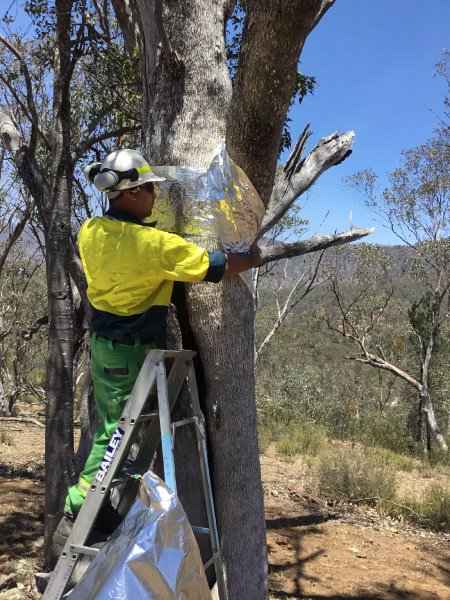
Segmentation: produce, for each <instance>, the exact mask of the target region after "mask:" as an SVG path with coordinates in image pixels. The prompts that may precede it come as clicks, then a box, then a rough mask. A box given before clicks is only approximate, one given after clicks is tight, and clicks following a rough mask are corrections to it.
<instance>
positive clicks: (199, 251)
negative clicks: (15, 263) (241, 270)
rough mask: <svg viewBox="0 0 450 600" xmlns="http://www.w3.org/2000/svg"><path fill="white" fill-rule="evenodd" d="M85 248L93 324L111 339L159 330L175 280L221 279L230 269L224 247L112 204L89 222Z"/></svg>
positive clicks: (81, 244) (82, 237)
mask: <svg viewBox="0 0 450 600" xmlns="http://www.w3.org/2000/svg"><path fill="white" fill-rule="evenodd" d="M79 247H80V254H81V260H82V263H83V269H84V272H85V275H86V279H87V283H88V289H87V295H88V298H89V302H90V303H91V304H92V306H93V308H94V315H93V319H92V323H91V327H92V329H93V330H94V331H96V333H98V334H100V335H106V337H110V338H117V337H122V336H123V335H126V334H131V335H134V336H143V337H152V336H156V335H159V334H160V333H161V331H162V329H164V325H165V317H166V313H167V307H168V305H169V303H170V298H171V295H172V289H173V283H174V281H184V282H195V281H202V280H206V281H212V282H217V281H220V279H221V278H222V276H223V274H224V272H225V264H226V259H225V255H224V254H223V253H222V252H210V253H209V252H207V251H206V250H205V249H204V248H200V247H199V246H196V245H195V244H192V243H190V242H187V241H186V240H184V239H183V238H181V237H180V236H178V235H175V234H171V233H166V232H164V231H158V230H157V229H155V228H154V227H151V226H148V225H145V224H142V223H140V222H139V221H137V220H136V219H135V218H134V217H133V216H132V215H128V214H127V213H123V212H122V211H116V210H112V209H110V210H109V211H108V212H107V213H106V215H105V216H103V217H93V218H91V219H88V220H87V221H86V222H85V223H84V224H83V226H82V227H81V230H80V233H79Z"/></svg>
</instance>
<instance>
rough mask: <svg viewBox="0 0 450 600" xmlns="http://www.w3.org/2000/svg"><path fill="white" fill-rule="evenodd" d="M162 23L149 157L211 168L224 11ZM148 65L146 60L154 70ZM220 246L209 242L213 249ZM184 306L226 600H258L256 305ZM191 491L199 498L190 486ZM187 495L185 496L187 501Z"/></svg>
mask: <svg viewBox="0 0 450 600" xmlns="http://www.w3.org/2000/svg"><path fill="white" fill-rule="evenodd" d="M144 5H145V3H144ZM141 10H142V3H141ZM143 21H144V22H145V19H143ZM155 22H156V23H161V22H163V24H164V31H161V27H160V28H159V30H158V31H157V34H158V35H159V36H162V40H163V42H162V43H163V44H164V46H163V49H162V51H161V53H160V54H159V56H158V57H157V60H156V62H155V63H154V65H155V69H154V71H153V72H152V71H150V72H149V70H147V73H146V80H147V86H146V90H147V99H146V101H145V103H144V105H145V107H146V110H145V112H144V146H145V151H146V154H147V155H148V156H149V158H150V161H151V162H153V163H155V164H189V165H192V166H205V165H207V164H208V161H209V159H210V158H211V156H212V153H213V151H214V149H215V146H216V145H217V143H218V142H219V140H220V138H221V137H223V136H224V135H225V117H226V111H227V107H228V101H229V98H230V93H231V85H230V80H229V75H228V70H227V66H226V63H225V48H224V36H223V28H224V23H223V2H220V1H214V2H208V3H207V4H206V3H205V2H203V1H201V0H190V1H188V2H186V1H178V2H172V3H171V4H170V6H166V7H165V12H164V15H163V19H162V20H161V18H160V17H158V16H156V18H155ZM151 34H152V32H151V31H146V32H145V34H144V37H145V44H146V46H148V45H149V44H150V45H151V47H153V48H154V44H155V39H154V38H153V39H152V38H150V36H151ZM153 35H154V32H153ZM164 40H165V41H164ZM167 41H169V42H170V46H168V45H167ZM146 52H147V53H148V50H146ZM151 64H152V63H151V62H149V61H147V68H149V67H151ZM216 243H217V242H215V241H214V240H210V242H209V245H210V248H211V249H212V248H213V246H214V245H215V244H216ZM203 244H205V245H206V244H208V241H207V240H205V239H204V240H203ZM187 299H188V313H189V321H190V326H191V328H192V330H193V332H194V337H195V340H196V344H197V347H198V350H199V354H200V361H201V368H202V370H203V374H204V381H205V384H206V389H205V392H206V394H205V397H204V398H203V399H202V400H203V406H204V410H205V413H206V418H207V429H208V437H209V442H210V463H211V467H212V476H213V486H214V496H215V502H216V512H217V517H218V526H219V531H220V535H221V543H222V557H223V561H224V567H225V577H226V580H227V589H228V597H229V598H230V600H231V599H233V600H242V599H243V598H246V600H252V599H255V600H256V599H258V600H261V599H263V598H266V597H267V595H268V592H267V587H266V540H265V526H264V507H263V496H262V487H261V481H260V476H259V471H260V468H259V457H258V445H257V437H256V436H257V434H256V411H255V396H254V381H253V308H252V302H251V296H250V293H249V291H248V289H247V288H246V287H245V286H244V285H243V283H242V281H241V280H240V279H239V278H235V280H229V281H227V282H226V283H225V284H219V285H217V286H214V285H212V284H201V285H195V286H189V289H188V292H187ZM239 340H241V342H239ZM178 435H179V434H178V433H177V436H178ZM237 441H238V443H237ZM186 483H187V485H188V486H189V487H190V488H191V489H192V482H189V481H187V482H186ZM188 492H189V489H187V490H183V489H180V490H179V493H180V496H181V497H182V498H186V500H185V502H187V501H188V500H187V498H188ZM187 510H188V512H190V511H191V510H192V507H189V506H188V507H187Z"/></svg>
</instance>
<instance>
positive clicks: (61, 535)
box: [53, 513, 75, 556]
mask: <svg viewBox="0 0 450 600" xmlns="http://www.w3.org/2000/svg"><path fill="white" fill-rule="evenodd" d="M74 522H75V517H74V516H73V514H69V513H64V515H63V517H62V519H61V521H60V522H59V523H58V527H57V528H56V531H55V533H54V534H53V549H54V550H55V553H56V554H57V555H58V556H59V555H60V554H61V552H62V550H63V548H64V546H65V544H66V542H67V538H68V537H69V535H70V534H71V532H72V527H73V524H74Z"/></svg>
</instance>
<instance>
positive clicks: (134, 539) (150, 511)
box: [69, 471, 211, 600]
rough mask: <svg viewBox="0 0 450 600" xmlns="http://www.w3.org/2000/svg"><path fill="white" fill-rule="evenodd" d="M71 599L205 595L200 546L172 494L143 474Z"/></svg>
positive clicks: (188, 599) (191, 598) (184, 599)
mask: <svg viewBox="0 0 450 600" xmlns="http://www.w3.org/2000/svg"><path fill="white" fill-rule="evenodd" d="M69 597H70V599H71V600H94V599H95V600H111V599H114V600H130V599H134V598H139V599H144V598H145V599H146V600H172V599H173V600H211V593H210V591H209V587H208V584H207V582H206V577H205V572H204V569H203V564H202V559H201V556H200V551H199V549H198V546H197V542H196V540H195V537H194V534H193V532H192V529H191V526H190V525H189V521H188V519H187V517H186V514H185V512H184V510H183V508H182V506H181V504H180V501H179V500H178V498H177V496H176V494H175V493H174V492H172V491H171V490H170V489H169V488H168V487H167V486H166V485H165V483H164V482H163V481H162V480H161V479H159V477H157V476H156V475H155V474H154V473H152V472H151V471H149V472H148V473H146V474H145V475H144V476H143V478H142V482H141V486H140V488H139V493H138V496H137V498H136V500H135V502H134V503H133V505H132V507H131V509H130V510H129V512H128V514H127V516H126V517H125V519H124V521H123V523H122V524H121V525H120V526H119V528H118V529H117V530H116V532H115V533H114V534H113V535H112V536H111V537H110V538H109V540H108V541H107V542H106V544H105V545H104V546H103V547H102V548H101V550H100V551H99V552H98V553H97V554H96V556H95V558H94V560H93V561H92V563H91V565H90V566H89V568H88V570H87V571H86V573H85V574H84V575H83V577H82V579H81V580H80V582H79V583H78V585H77V586H76V587H75V588H74V589H73V590H72V592H71V593H70V595H69Z"/></svg>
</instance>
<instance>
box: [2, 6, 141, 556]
mask: <svg viewBox="0 0 450 600" xmlns="http://www.w3.org/2000/svg"><path fill="white" fill-rule="evenodd" d="M97 8H98V7H97V3H95V2H94V3H90V2H84V1H80V2H76V1H62V0H61V1H57V2H55V3H42V2H39V1H34V0H30V1H29V2H27V3H26V10H27V12H28V14H29V16H30V18H31V19H32V22H33V29H32V31H33V33H35V34H36V37H35V38H33V37H31V38H30V37H27V36H24V37H22V36H21V35H17V34H11V36H10V38H9V39H7V38H5V37H4V36H2V37H0V42H1V45H2V52H1V55H0V59H1V60H2V66H3V70H2V75H1V77H0V83H1V94H2V102H1V108H0V132H1V136H2V142H3V144H4V147H5V148H6V149H7V151H8V158H9V159H10V164H9V168H10V169H11V172H14V174H15V177H17V178H18V179H19V180H20V181H21V183H22V185H23V186H25V187H26V188H27V190H28V193H29V194H30V196H31V197H32V199H33V202H34V206H35V207H36V211H37V220H36V229H37V230H38V231H41V232H42V233H41V238H39V233H38V240H40V242H42V238H43V239H44V245H43V251H44V255H45V259H46V269H47V288H48V324H49V328H48V352H47V383H46V395H47V415H46V464H47V465H51V466H52V468H51V469H50V468H48V469H47V471H46V509H45V513H46V526H45V554H46V558H47V562H48V563H49V564H50V563H51V562H52V560H53V559H54V557H53V550H52V536H53V531H54V529H55V528H56V525H57V523H58V520H59V517H60V513H61V510H62V499H63V497H64V493H65V490H66V489H67V487H68V486H69V485H70V484H71V483H72V482H73V478H74V475H75V473H74V455H73V392H74V387H75V386H74V378H73V371H74V369H73V365H74V356H75V355H76V350H77V345H78V343H79V342H80V339H81V337H82V334H83V328H82V321H83V318H82V317H83V315H82V314H81V322H80V321H78V322H77V320H76V317H77V315H76V313H75V311H74V306H73V301H72V298H73V283H75V284H76V285H77V287H78V292H79V295H80V298H81V300H84V304H82V305H81V309H83V306H84V307H85V308H86V310H88V304H87V302H86V297H85V293H84V291H85V287H86V282H85V280H84V276H83V274H82V269H81V263H80V260H79V258H78V255H77V251H76V246H75V232H74V231H73V230H72V225H73V224H76V223H77V221H78V222H80V221H82V220H84V219H85V217H86V215H89V214H91V210H92V207H91V206H89V202H88V201H87V198H86V195H85V194H84V191H83V189H82V188H81V187H80V185H79V181H78V173H77V163H78V161H79V160H80V159H81V158H82V157H85V156H86V153H88V152H93V153H94V154H96V155H98V154H99V153H101V154H102V155H103V154H104V153H105V152H106V151H107V150H108V147H110V146H108V144H115V143H117V139H118V138H120V139H121V140H122V143H125V144H129V143H131V144H132V145H134V144H135V141H133V140H132V139H131V138H128V139H127V138H126V136H127V135H130V134H131V135H132V134H133V132H135V131H136V129H137V126H136V123H137V122H138V121H139V112H138V113H137V114H136V107H137V106H139V101H140V94H139V91H138V90H137V89H136V81H138V82H139V81H140V78H139V77H137V78H136V76H135V73H136V71H137V69H136V65H137V64H138V60H137V58H136V57H134V58H133V57H130V56H129V55H128V54H127V53H126V51H124V50H123V42H120V43H117V42H116V38H117V35H119V38H120V39H122V38H121V36H120V34H118V33H117V30H114V35H113V34H112V31H113V28H112V26H111V22H112V18H111V17H112V15H111V14H110V12H108V10H109V4H108V3H105V4H104V6H103V8H104V12H100V11H97ZM93 15H95V17H94V16H93ZM49 73H50V75H49ZM130 74H131V76H130ZM87 89H89V90H90V93H89V94H87V93H86V90H87ZM38 107H39V109H38ZM14 191H15V190H14V188H13V190H11V193H12V194H14ZM18 198H20V196H18ZM72 198H73V200H74V202H73V208H74V212H73V213H72ZM84 329H86V326H84ZM74 333H75V335H74Z"/></svg>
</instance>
